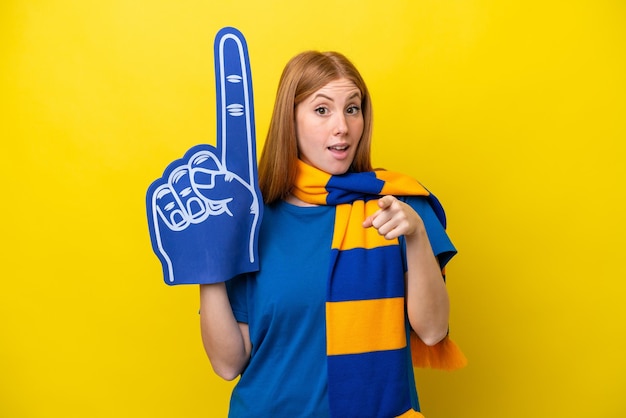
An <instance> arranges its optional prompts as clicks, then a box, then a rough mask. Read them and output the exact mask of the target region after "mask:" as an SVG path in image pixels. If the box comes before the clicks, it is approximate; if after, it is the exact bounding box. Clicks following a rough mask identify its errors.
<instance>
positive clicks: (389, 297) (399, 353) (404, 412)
mask: <svg viewBox="0 0 626 418" xmlns="http://www.w3.org/2000/svg"><path fill="white" fill-rule="evenodd" d="M292 193H293V194H294V195H295V196H296V197H297V198H299V199H300V200H302V201H304V202H307V203H311V204H316V205H332V206H336V212H335V223H334V231H333V239H332V248H331V249H330V251H331V261H330V268H329V275H328V284H327V291H326V354H327V359H328V363H327V364H328V398H329V403H330V410H331V413H332V415H333V416H335V417H342V418H344V417H367V416H376V417H397V416H402V417H411V416H417V417H419V416H422V415H421V414H420V413H419V412H416V411H414V410H413V408H412V406H411V391H412V390H414V389H413V384H414V383H413V376H412V368H411V367H410V362H411V359H413V361H414V365H415V366H418V367H435V368H442V369H447V370H451V369H454V368H457V367H462V366H463V365H464V363H465V358H464V357H463V354H462V353H461V352H460V350H458V348H457V347H456V346H455V345H454V343H452V342H451V341H450V340H449V338H448V337H446V338H445V339H444V340H443V341H442V342H440V343H439V344H437V345H435V346H433V347H428V346H426V345H425V344H424V343H423V342H421V340H419V338H418V337H417V336H416V335H415V333H414V332H411V331H410V326H409V324H408V319H407V315H406V313H405V280H404V267H403V262H402V253H401V247H400V245H399V241H398V240H397V239H393V240H387V239H385V238H384V237H383V236H381V235H379V234H378V231H377V230H376V229H375V228H363V226H362V223H363V221H364V220H365V218H366V217H367V216H369V215H371V214H373V213H374V212H376V211H377V210H378V209H379V208H378V204H377V200H378V199H379V198H380V197H381V196H384V195H396V196H424V197H425V198H426V199H428V201H429V203H430V204H431V207H432V208H433V210H434V211H435V214H436V215H437V217H438V219H439V220H440V222H442V224H443V226H444V227H445V214H444V212H443V208H442V206H441V205H440V204H439V202H438V201H437V199H436V198H435V197H434V196H433V195H432V194H431V193H429V192H428V190H426V189H425V188H424V187H423V186H422V185H421V184H420V183H418V182H417V181H416V180H414V179H413V178H410V177H407V176H404V175H402V174H399V173H394V172H390V171H374V172H363V173H346V174H343V175H340V176H333V175H330V174H327V173H325V172H323V171H321V170H318V169H316V168H314V167H311V166H310V165H307V164H305V163H303V162H302V161H300V160H299V161H298V175H297V179H296V182H295V185H294V189H293V190H292ZM409 335H411V338H410V339H409ZM409 341H410V344H409V343H408V342H409ZM409 373H411V374H409Z"/></svg>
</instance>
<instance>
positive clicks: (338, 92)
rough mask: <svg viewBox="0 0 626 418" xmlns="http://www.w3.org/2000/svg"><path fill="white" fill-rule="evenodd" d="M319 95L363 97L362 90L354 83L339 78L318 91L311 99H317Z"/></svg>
mask: <svg viewBox="0 0 626 418" xmlns="http://www.w3.org/2000/svg"><path fill="white" fill-rule="evenodd" d="M319 95H324V96H331V97H332V96H346V95H348V96H354V95H356V96H358V97H361V90H360V89H359V88H358V87H357V85H356V84H354V82H353V81H351V80H348V79H347V78H339V79H336V80H332V81H330V82H328V83H326V84H325V85H323V86H322V87H320V88H319V89H317V90H316V91H315V92H314V93H313V94H311V97H310V98H315V97H317V96H319Z"/></svg>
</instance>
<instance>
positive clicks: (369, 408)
mask: <svg viewBox="0 0 626 418" xmlns="http://www.w3.org/2000/svg"><path fill="white" fill-rule="evenodd" d="M407 361H408V359H407V355H406V350H405V349H401V350H390V351H377V352H372V353H364V354H357V355H353V354H348V355H341V356H329V357H328V365H329V367H328V373H329V376H328V396H329V401H330V404H331V405H332V415H333V416H334V417H341V418H349V417H359V418H362V417H394V416H398V415H401V414H403V413H404V412H406V411H407V410H409V409H411V397H410V393H409V391H408V390H407V389H406V388H407V384H408V382H409V381H410V376H409V375H408V371H409V370H411V368H410V367H409V365H408V363H407ZM399 365H403V366H401V367H398V366H399ZM380 381H383V382H385V385H384V386H382V387H381V386H380V385H378V384H372V383H373V382H380ZM355 393H358V398H359V402H358V404H355V402H354V395H355Z"/></svg>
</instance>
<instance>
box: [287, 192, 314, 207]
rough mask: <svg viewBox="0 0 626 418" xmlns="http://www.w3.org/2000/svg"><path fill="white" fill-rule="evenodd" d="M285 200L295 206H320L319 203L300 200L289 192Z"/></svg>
mask: <svg viewBox="0 0 626 418" xmlns="http://www.w3.org/2000/svg"><path fill="white" fill-rule="evenodd" d="M284 200H285V202H287V203H289V204H291V205H294V206H301V207H312V206H319V205H314V204H313V203H307V202H305V201H303V200H300V199H298V198H297V197H295V196H294V195H293V194H291V193H289V196H287V197H286V198H285V199H284Z"/></svg>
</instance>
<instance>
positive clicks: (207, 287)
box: [200, 283, 252, 380]
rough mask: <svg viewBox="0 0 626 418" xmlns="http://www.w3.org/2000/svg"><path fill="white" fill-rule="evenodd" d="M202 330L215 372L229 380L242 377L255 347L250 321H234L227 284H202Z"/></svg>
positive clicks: (203, 340) (204, 342) (203, 341)
mask: <svg viewBox="0 0 626 418" xmlns="http://www.w3.org/2000/svg"><path fill="white" fill-rule="evenodd" d="M200 329H201V332H202V343H203V345H204V350H205V351H206V354H207V356H208V357H209V361H210V362H211V366H212V367H213V370H214V371H215V373H216V374H217V375H218V376H220V377H222V378H223V379H226V380H233V379H234V378H236V377H237V376H239V375H240V374H241V372H242V371H243V369H244V367H245V366H246V364H247V363H248V360H249V359H250V351H251V347H252V346H251V343H250V334H249V332H248V324H243V323H240V322H237V321H236V320H235V316H234V315H233V311H232V308H231V306H230V302H229V301H228V294H227V293H226V285H225V284H224V283H215V284H203V285H200Z"/></svg>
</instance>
